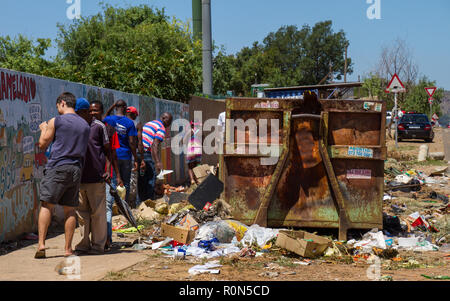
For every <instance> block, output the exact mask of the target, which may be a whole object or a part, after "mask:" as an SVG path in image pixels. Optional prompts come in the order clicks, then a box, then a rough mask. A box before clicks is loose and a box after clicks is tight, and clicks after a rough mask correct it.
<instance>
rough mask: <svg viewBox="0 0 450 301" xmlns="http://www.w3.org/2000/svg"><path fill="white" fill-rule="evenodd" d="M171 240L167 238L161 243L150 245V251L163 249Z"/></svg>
mask: <svg viewBox="0 0 450 301" xmlns="http://www.w3.org/2000/svg"><path fill="white" fill-rule="evenodd" d="M172 240H173V239H172V238H171V237H167V238H166V239H164V240H163V241H160V242H157V243H153V244H152V250H157V249H159V248H162V247H165V246H167V245H169V243H170V242H171V241H172Z"/></svg>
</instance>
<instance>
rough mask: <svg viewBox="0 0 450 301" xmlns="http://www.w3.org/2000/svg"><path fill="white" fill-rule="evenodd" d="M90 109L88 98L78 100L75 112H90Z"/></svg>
mask: <svg viewBox="0 0 450 301" xmlns="http://www.w3.org/2000/svg"><path fill="white" fill-rule="evenodd" d="M89 107H90V104H89V101H87V99H86V98H78V99H77V104H76V105H75V112H78V111H79V110H89Z"/></svg>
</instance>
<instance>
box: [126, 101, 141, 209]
mask: <svg viewBox="0 0 450 301" xmlns="http://www.w3.org/2000/svg"><path fill="white" fill-rule="evenodd" d="M138 116H139V112H138V110H137V109H136V108H135V107H133V106H129V107H128V108H127V117H128V118H130V119H131V120H132V121H133V123H134V126H135V127H136V130H137V132H138V137H137V138H138V152H139V146H140V145H141V144H142V123H141V122H140V121H137V120H136V119H137V117H138ZM141 164H143V166H141V169H144V168H145V163H144V162H143V161H142V162H141ZM133 166H135V165H134V163H133ZM137 179H138V174H137V170H136V169H133V170H132V171H131V179H130V196H129V199H130V201H131V202H133V203H134V205H135V206H138V205H139V203H140V202H141V201H140V200H139V196H138V193H137V192H138V189H137V182H138V180H137Z"/></svg>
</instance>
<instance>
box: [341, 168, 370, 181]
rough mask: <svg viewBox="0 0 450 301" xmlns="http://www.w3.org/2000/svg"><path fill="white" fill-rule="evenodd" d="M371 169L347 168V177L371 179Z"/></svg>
mask: <svg viewBox="0 0 450 301" xmlns="http://www.w3.org/2000/svg"><path fill="white" fill-rule="evenodd" d="M371 178H372V170H370V169H349V170H347V179H371Z"/></svg>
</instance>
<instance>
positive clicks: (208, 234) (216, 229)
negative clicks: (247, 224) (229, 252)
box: [195, 220, 236, 243]
mask: <svg viewBox="0 0 450 301" xmlns="http://www.w3.org/2000/svg"><path fill="white" fill-rule="evenodd" d="M235 234H236V232H235V230H234V229H233V228H232V227H231V226H230V225H229V224H228V223H227V222H225V221H222V220H220V221H214V222H207V223H206V224H204V225H202V226H201V227H200V228H199V230H198V231H197V235H196V236H195V239H196V240H211V239H213V238H217V239H218V240H219V241H220V242H221V243H230V242H231V241H232V240H233V237H234V236H235Z"/></svg>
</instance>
